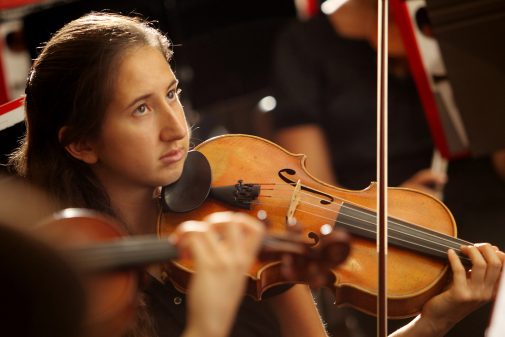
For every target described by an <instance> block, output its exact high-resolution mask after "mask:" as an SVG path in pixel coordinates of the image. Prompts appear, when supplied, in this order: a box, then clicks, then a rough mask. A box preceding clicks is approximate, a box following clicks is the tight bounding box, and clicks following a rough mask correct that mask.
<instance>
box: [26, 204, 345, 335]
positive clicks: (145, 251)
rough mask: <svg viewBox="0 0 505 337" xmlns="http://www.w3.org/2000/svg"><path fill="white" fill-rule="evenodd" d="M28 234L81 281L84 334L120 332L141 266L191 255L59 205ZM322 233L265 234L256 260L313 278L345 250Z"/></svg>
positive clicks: (337, 236) (168, 240) (132, 305)
mask: <svg viewBox="0 0 505 337" xmlns="http://www.w3.org/2000/svg"><path fill="white" fill-rule="evenodd" d="M194 230H196V229H195V227H194V226H193V227H191V226H179V227H178V229H177V235H182V234H183V233H185V232H188V231H194ZM198 230H202V229H201V228H199V229H198ZM33 233H34V234H36V236H37V237H38V239H40V240H41V242H44V243H47V244H48V245H50V246H52V247H54V246H55V245H56V247H54V248H56V249H55V251H57V252H58V253H60V255H61V256H63V257H64V258H65V261H66V262H67V264H68V265H70V266H72V270H73V271H74V272H75V273H76V274H77V275H78V277H79V278H80V279H81V280H82V284H83V287H82V288H83V289H84V298H85V299H86V305H85V306H84V307H85V310H84V312H83V315H82V317H83V318H82V324H81V326H82V329H81V330H82V331H84V336H88V335H89V336H93V337H100V336H104V337H105V336H107V337H111V336H121V335H122V334H123V333H124V332H125V331H126V329H127V328H128V326H129V324H128V322H133V321H134V319H133V315H134V313H135V310H136V304H137V303H138V302H137V296H138V290H139V288H140V283H141V281H142V280H141V273H139V271H142V270H143V268H144V267H145V266H147V265H150V264H154V263H160V262H164V263H166V262H167V261H170V260H180V261H184V263H186V264H191V257H185V258H184V259H181V258H180V254H179V248H178V247H177V244H176V243H174V236H175V235H172V236H171V237H166V236H164V237H158V236H157V235H156V234H153V235H141V236H140V235H139V236H131V235H127V233H126V232H125V231H124V229H123V227H122V226H121V225H120V224H119V223H118V222H116V221H115V220H114V219H113V218H111V217H108V216H106V215H104V214H101V213H98V212H95V211H92V210H89V209H79V208H67V209H63V210H61V211H59V212H56V213H55V214H53V215H52V216H50V217H49V218H47V219H45V220H44V221H41V222H40V223H39V224H38V225H37V226H35V228H34V231H33ZM33 233H32V234H33ZM322 235H323V238H322V241H321V244H320V245H318V247H312V246H311V245H308V244H306V242H305V241H304V240H301V239H300V237H299V235H297V234H294V233H291V234H288V235H273V234H267V235H265V236H264V238H263V240H262V243H261V247H260V251H259V254H258V261H272V260H275V261H283V260H284V261H287V263H286V264H285V265H284V268H287V270H285V271H287V273H285V275H287V277H288V278H289V277H296V275H298V274H302V275H308V274H311V275H312V277H313V280H318V276H319V275H318V274H319V273H320V272H322V271H325V270H329V269H331V268H333V267H335V266H336V265H337V264H339V263H341V262H342V261H344V260H345V258H346V257H347V255H348V253H349V242H348V237H347V235H346V234H345V233H343V232H341V233H337V232H332V233H328V234H322ZM291 275H292V276H291ZM309 281H310V280H309ZM186 282H189V278H188V279H187V280H186ZM181 287H184V288H185V289H186V288H187V283H186V284H182V283H181ZM82 336H83V335H82V334H81V335H80V337H82Z"/></svg>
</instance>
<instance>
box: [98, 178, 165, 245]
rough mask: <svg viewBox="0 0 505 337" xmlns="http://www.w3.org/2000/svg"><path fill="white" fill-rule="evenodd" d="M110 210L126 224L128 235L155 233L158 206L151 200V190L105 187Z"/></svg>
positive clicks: (153, 199)
mask: <svg viewBox="0 0 505 337" xmlns="http://www.w3.org/2000/svg"><path fill="white" fill-rule="evenodd" d="M105 188H106V190H107V192H108V194H109V197H110V200H111V204H112V209H113V210H114V212H116V214H117V216H118V217H119V218H120V219H121V220H122V221H123V222H124V223H125V224H126V227H127V229H128V231H129V232H130V234H135V235H137V234H153V233H155V232H156V223H157V218H158V205H157V201H156V200H155V198H153V189H151V188H144V187H143V188H139V187H130V188H125V187H124V186H121V189H116V188H114V187H113V186H105Z"/></svg>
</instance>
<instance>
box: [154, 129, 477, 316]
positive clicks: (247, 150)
mask: <svg viewBox="0 0 505 337" xmlns="http://www.w3.org/2000/svg"><path fill="white" fill-rule="evenodd" d="M193 157H194V158H197V160H194V158H193ZM187 161H188V165H187V166H188V171H190V173H188V174H186V173H185V171H186V166H185V168H184V170H183V174H182V177H181V179H180V181H177V182H176V183H174V184H173V185H170V186H166V187H164V188H163V190H162V195H161V198H162V200H163V204H164V207H165V210H164V212H163V213H162V214H161V216H160V219H159V222H158V226H157V231H158V235H159V236H160V237H163V236H167V235H169V234H170V233H171V232H173V231H174V229H175V227H176V226H177V224H179V223H181V222H183V221H185V220H188V219H195V220H199V219H203V218H204V217H205V216H206V215H208V214H210V213H213V212H216V211H223V210H233V211H238V212H245V213H248V214H250V215H253V216H254V215H256V214H258V213H266V214H268V223H269V227H268V232H269V233H272V234H276V233H285V232H286V231H289V230H290V228H292V227H293V226H295V227H298V231H299V232H300V233H301V234H302V237H303V240H305V242H306V243H307V244H308V245H311V246H314V247H317V246H318V244H320V242H321V233H322V232H326V233H327V232H328V230H330V231H331V230H345V231H346V232H348V233H349V234H350V236H351V239H350V245H351V251H350V254H349V256H348V257H347V259H346V260H345V262H344V263H342V264H339V265H337V266H336V267H335V268H332V269H331V270H330V271H329V272H328V275H327V282H326V284H325V286H326V287H329V288H331V289H332V290H333V291H334V292H335V295H336V303H337V304H339V305H347V306H352V307H354V308H356V309H358V310H360V311H363V312H365V313H368V314H372V315H375V314H376V313H377V306H376V303H377V278H378V275H377V268H376V265H377V251H376V245H375V238H376V233H377V230H376V228H377V225H376V216H377V213H376V208H377V207H376V206H377V202H376V184H375V183H371V184H370V186H368V187H367V188H366V189H363V190H359V191H355V190H346V189H342V188H338V187H335V186H331V185H329V184H327V183H325V182H322V181H320V180H318V179H317V178H316V177H313V176H312V175H311V174H310V173H309V172H308V171H307V169H306V167H305V161H306V156H305V155H303V154H292V153H290V152H288V151H287V150H285V149H283V148H282V147H280V146H278V145H277V144H275V143H273V142H270V141H268V140H265V139H262V138H260V137H256V136H251V135H241V134H236V135H234V134H228V135H223V136H218V137H214V138H211V139H209V140H207V141H205V142H203V143H201V144H200V145H198V146H197V147H196V148H195V150H194V151H191V152H190V153H189V155H188V160H187ZM193 166H194V167H197V169H191V168H190V167H193ZM388 193H389V202H388V206H387V209H388V214H389V215H388V221H387V222H388V227H389V231H388V242H389V245H390V247H389V252H388V257H387V259H388V264H389V265H390V266H394V268H388V270H387V278H388V284H387V294H388V296H387V303H388V317H389V318H405V317H410V316H414V315H416V314H417V313H419V312H420V309H421V308H422V306H423V304H424V303H425V302H426V301H427V300H428V299H430V298H431V297H433V296H435V295H436V294H438V293H439V292H441V291H442V289H443V288H444V287H445V286H446V284H447V281H448V276H449V273H448V271H449V266H448V261H447V251H448V249H450V248H452V249H454V250H455V251H456V253H457V254H458V255H459V257H460V259H461V261H462V262H463V264H465V265H467V266H468V265H470V260H469V259H468V258H467V257H466V256H465V255H464V254H462V252H461V250H460V247H461V245H470V244H471V243H469V242H467V241H464V240H461V239H458V238H457V237H456V236H457V227H456V224H455V221H454V218H453V216H452V214H451V213H450V211H449V210H448V208H447V207H446V206H445V205H444V204H443V203H442V202H440V201H439V200H438V199H436V198H434V197H432V196H430V195H428V194H426V193H423V192H420V191H416V190H412V189H406V188H391V187H390V188H388ZM164 268H165V270H166V273H167V275H168V276H169V277H170V278H171V279H172V281H173V282H174V283H175V284H176V285H177V284H178V283H179V280H184V278H185V277H187V275H188V274H190V273H191V272H190V270H191V265H188V264H185V263H184V262H180V261H171V262H170V263H167V264H166V265H165V266H164ZM279 268H280V267H279V265H278V263H277V262H266V263H261V262H258V263H257V264H255V266H254V267H253V269H252V270H251V272H250V275H249V286H248V288H247V289H248V294H249V295H250V296H252V297H254V298H256V299H261V297H262V295H263V293H264V292H265V291H266V290H267V289H268V288H270V287H272V286H273V285H278V284H283V283H288V282H292V281H293V280H290V281H287V280H285V279H283V277H282V275H281V273H280V272H279ZM406 276H408V277H406ZM295 281H296V282H299V283H305V282H304V281H305V280H304V279H303V277H301V278H300V279H298V280H295Z"/></svg>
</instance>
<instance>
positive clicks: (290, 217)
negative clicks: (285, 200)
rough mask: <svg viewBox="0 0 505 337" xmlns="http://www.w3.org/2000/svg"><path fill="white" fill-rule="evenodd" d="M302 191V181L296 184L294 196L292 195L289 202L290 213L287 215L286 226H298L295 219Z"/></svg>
mask: <svg viewBox="0 0 505 337" xmlns="http://www.w3.org/2000/svg"><path fill="white" fill-rule="evenodd" d="M301 189H302V184H301V182H300V179H298V181H297V182H296V185H295V188H294V190H293V194H292V195H291V200H290V202H289V207H288V211H287V213H286V224H287V225H288V226H292V225H295V224H296V219H295V217H294V215H295V211H296V208H297V207H298V204H299V203H300V191H301Z"/></svg>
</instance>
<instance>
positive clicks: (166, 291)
mask: <svg viewBox="0 0 505 337" xmlns="http://www.w3.org/2000/svg"><path fill="white" fill-rule="evenodd" d="M284 290H286V287H282V288H279V289H277V292H282V291H284ZM209 291H212V289H209ZM144 293H145V294H146V302H147V305H148V308H149V311H150V313H151V315H152V317H153V318H154V322H155V329H156V331H157V333H158V337H174V336H180V335H181V334H182V332H183V330H184V327H185V326H186V296H185V295H184V294H183V293H181V292H179V291H177V290H176V289H175V288H174V287H173V286H172V284H171V283H170V282H168V283H166V284H162V283H160V282H159V281H158V280H156V279H155V278H153V277H150V276H148V281H147V284H146V288H145V289H144ZM267 296H268V295H267ZM280 335H281V334H280V328H279V324H278V322H277V320H276V319H275V316H274V314H273V312H272V310H271V308H270V307H269V306H268V303H267V302H265V301H255V300H253V299H252V298H250V297H249V296H246V297H245V298H244V300H243V301H242V304H241V306H240V309H239V312H238V314H237V317H236V320H235V324H234V326H233V330H232V332H231V334H230V335H229V336H237V337H238V336H240V337H259V336H262V337H263V336H264V337H270V336H272V337H273V336H280Z"/></svg>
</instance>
